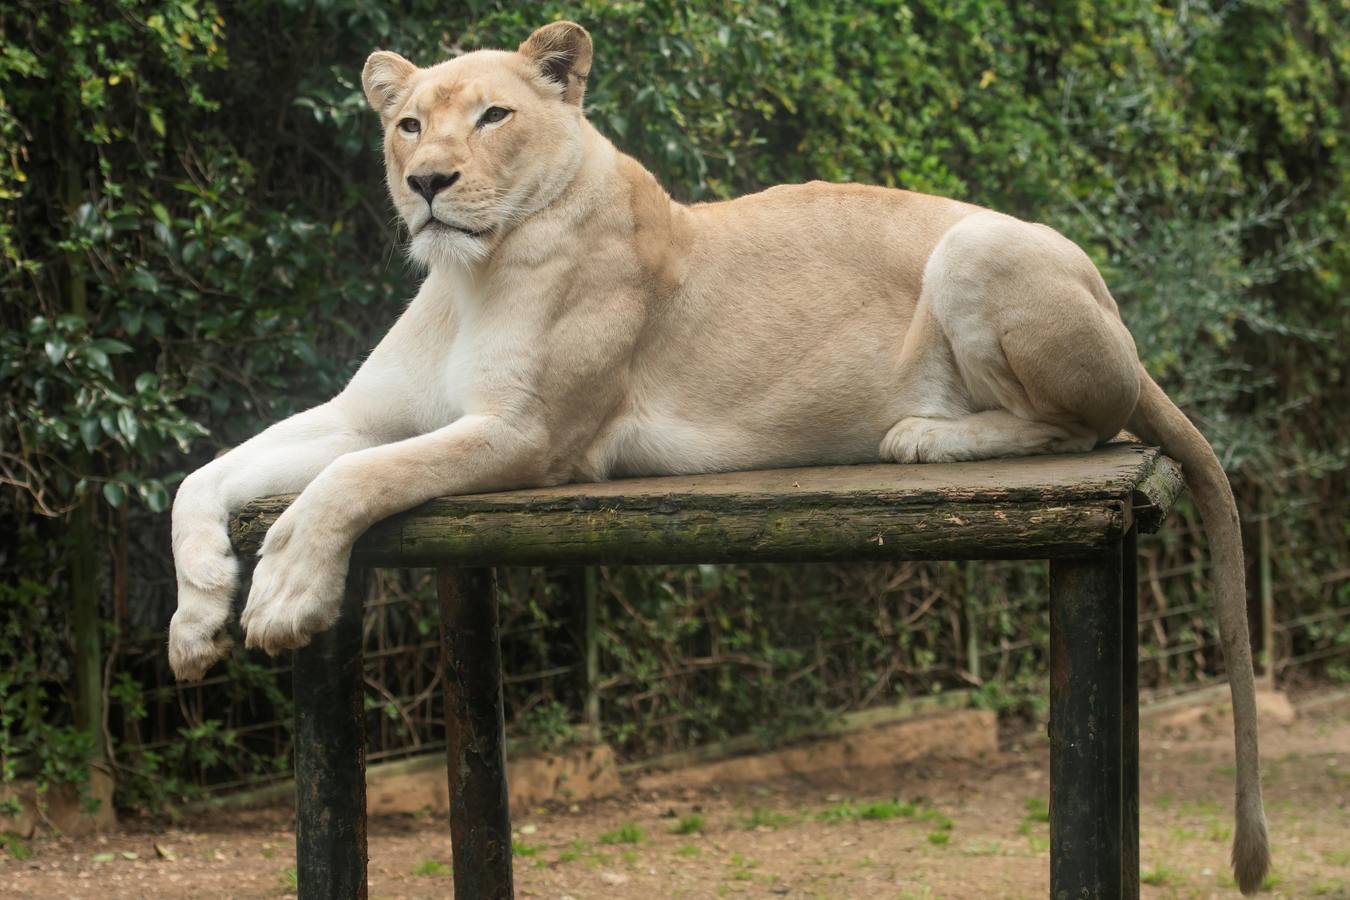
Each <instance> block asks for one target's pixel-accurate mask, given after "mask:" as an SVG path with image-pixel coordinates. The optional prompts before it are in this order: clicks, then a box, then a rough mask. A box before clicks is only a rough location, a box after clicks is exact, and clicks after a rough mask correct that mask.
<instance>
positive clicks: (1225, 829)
mask: <svg viewBox="0 0 1350 900" xmlns="http://www.w3.org/2000/svg"><path fill="white" fill-rule="evenodd" d="M1205 836H1206V837H1208V838H1209V839H1210V840H1211V841H1218V842H1219V843H1221V844H1226V843H1228V841H1229V839H1231V838H1232V837H1233V826H1232V825H1229V824H1227V823H1225V822H1211V823H1210V825H1209V831H1208V833H1207V834H1206V835H1205Z"/></svg>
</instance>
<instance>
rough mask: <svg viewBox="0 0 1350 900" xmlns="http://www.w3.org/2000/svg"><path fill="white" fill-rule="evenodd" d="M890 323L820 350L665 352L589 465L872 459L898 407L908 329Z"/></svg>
mask: <svg viewBox="0 0 1350 900" xmlns="http://www.w3.org/2000/svg"><path fill="white" fill-rule="evenodd" d="M855 324H856V323H855ZM888 324H889V327H887V328H885V329H873V330H872V331H871V332H870V333H867V334H864V333H861V332H860V331H858V330H855V329H845V330H844V331H843V332H842V333H836V334H835V335H833V339H832V340H829V341H826V342H823V343H822V344H820V345H818V346H816V347H815V349H814V351H810V350H806V349H805V348H802V347H796V346H792V342H791V341H787V340H784V341H783V342H781V343H779V342H773V341H769V342H767V343H760V345H759V346H757V347H741V348H725V347H724V349H722V350H720V351H716V352H708V353H704V352H699V351H698V350H695V349H690V350H687V351H686V352H684V353H680V352H678V351H674V350H672V351H671V352H668V353H662V354H658V355H657V357H656V359H648V360H646V361H645V364H644V366H643V367H642V372H643V377H642V378H641V379H639V380H637V381H636V382H635V383H634V384H633V386H632V389H631V391H630V393H629V396H628V401H627V403H626V404H625V406H624V411H623V412H622V413H621V414H620V415H619V416H618V417H616V419H615V420H614V421H613V422H612V423H611V424H610V426H609V427H607V428H606V429H605V430H604V432H603V434H602V435H601V438H600V440H599V441H597V443H596V446H595V447H594V448H593V450H592V453H590V454H588V457H589V458H590V460H592V461H593V462H594V463H596V464H598V465H596V468H597V469H598V471H597V474H598V475H599V476H600V477H621V476H625V475H660V474H690V473H697V472H717V471H731V470H744V469H762V468H775V467H783V466H803V465H828V464H847V463H861V462H869V461H875V460H876V459H877V458H878V451H879V448H880V444H881V439H882V438H883V437H884V436H885V434H886V432H887V430H889V429H890V427H891V426H892V425H894V424H895V422H896V419H897V416H898V414H899V413H898V410H899V408H900V400H901V398H900V396H899V389H898V386H899V371H898V360H899V355H900V344H901V342H902V340H903V330H902V329H901V328H900V323H898V322H895V321H892V322H890V323H888ZM775 344H776V346H772V349H770V345H775ZM742 353H743V354H744V355H743V356H742V355H740V354H742Z"/></svg>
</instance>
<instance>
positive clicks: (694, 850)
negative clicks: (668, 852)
mask: <svg viewBox="0 0 1350 900" xmlns="http://www.w3.org/2000/svg"><path fill="white" fill-rule="evenodd" d="M702 852H703V851H702V850H700V849H699V848H698V847H696V846H695V845H693V844H681V845H680V846H678V847H676V848H675V855H676V856H683V857H684V858H685V859H693V858H694V857H695V856H698V855H699V854H700V853H702Z"/></svg>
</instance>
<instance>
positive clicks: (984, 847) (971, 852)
mask: <svg viewBox="0 0 1350 900" xmlns="http://www.w3.org/2000/svg"><path fill="white" fill-rule="evenodd" d="M961 852H962V853H963V854H965V855H966V856H1002V855H1003V844H1001V843H1000V842H998V841H972V842H971V843H969V844H966V845H965V846H964V847H962V848H961Z"/></svg>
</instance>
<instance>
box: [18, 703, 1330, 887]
mask: <svg viewBox="0 0 1350 900" xmlns="http://www.w3.org/2000/svg"><path fill="white" fill-rule="evenodd" d="M1229 724H1230V723H1229V722H1228V721H1227V720H1223V719H1221V720H1212V719H1209V718H1207V717H1200V716H1196V715H1193V714H1190V715H1188V714H1184V713H1183V714H1181V715H1172V716H1162V717H1159V718H1158V719H1155V720H1154V721H1152V722H1149V723H1146V729H1145V733H1144V736H1143V749H1142V771H1143V784H1142V795H1143V796H1142V813H1141V828H1142V850H1141V853H1142V858H1143V873H1144V874H1143V877H1144V881H1145V885H1144V888H1143V894H1144V896H1146V897H1155V898H1156V897H1178V898H1183V897H1184V898H1192V897H1195V898H1201V897H1230V896H1237V892H1236V889H1235V888H1234V887H1233V881H1232V878H1231V877H1230V876H1229V874H1228V871H1227V865H1226V861H1227V856H1228V843H1229V839H1230V836H1231V831H1230V801H1229V798H1230V797H1231V796H1232V768H1231V758H1232V751H1231V743H1230V741H1231V738H1230V733H1231V732H1230V731H1229ZM1263 738H1264V744H1263V747H1262V750H1263V754H1264V757H1265V775H1266V798H1267V808H1268V813H1269V817H1270V825H1271V833H1272V837H1273V841H1274V847H1275V864H1274V873H1273V875H1272V877H1271V879H1270V881H1269V883H1268V890H1269V892H1270V896H1275V897H1291V898H1292V897H1296V898H1304V897H1340V898H1350V702H1347V701H1346V700H1344V699H1342V700H1340V701H1338V702H1335V703H1322V704H1321V705H1319V706H1318V707H1316V708H1303V709H1300V714H1299V717H1298V719H1297V721H1296V722H1294V723H1293V724H1291V725H1284V726H1281V725H1277V724H1273V723H1271V722H1267V723H1265V725H1264V730H1263ZM1022 744H1027V745H1029V746H1021V745H1022ZM1046 773H1047V754H1046V749H1045V744H1044V741H1043V740H1040V739H1039V738H1037V737H1036V736H1027V737H1025V738H1024V739H1023V740H1022V741H1016V742H1014V746H1013V747H1012V748H1010V749H1008V750H1006V751H1004V752H1001V753H1000V754H999V755H998V756H997V757H995V758H993V759H989V760H987V761H984V762H980V763H972V762H959V763H958V762H933V763H923V764H909V765H905V766H903V767H894V768H890V769H874V770H867V771H858V772H848V773H837V772H836V773H829V774H821V775H817V776H813V777H810V778H792V779H783V780H777V781H771V782H763V783H759V784H753V785H750V786H747V787H743V788H737V789H736V790H734V791H731V790H726V791H718V790H699V791H684V792H674V793H666V794H661V795H653V794H646V793H630V794H629V795H627V796H624V797H621V798H616V799H609V800H605V801H597V802H592V803H587V804H584V805H579V806H577V805H574V806H571V807H567V806H555V807H550V808H540V809H534V810H529V811H528V813H527V814H524V815H520V814H517V816H516V818H515V824H516V828H517V845H516V870H515V871H516V885H517V896H519V897H540V898H551V900H563V898H568V897H571V898H575V900H582V898H588V897H601V898H616V900H618V898H641V900H657V898H664V897H719V896H743V897H780V896H781V897H801V898H807V897H831V898H872V897H884V898H935V897H957V898H960V897H979V898H988V897H998V898H1014V897H1037V898H1039V897H1044V896H1046V893H1047V890H1048V882H1049V851H1048V847H1049V840H1048V826H1047V825H1046V822H1045V819H1046V800H1047V798H1048V789H1049V785H1048V778H1047V774H1046ZM292 827H293V826H292V824H291V821H290V816H289V814H288V813H287V812H286V811H285V810H283V809H276V810H266V811H261V812H251V813H248V814H232V815H229V816H224V815H219V814H217V815H213V816H211V817H209V818H202V819H196V820H191V821H184V822H180V823H178V824H177V825H175V826H173V827H166V828H151V827H149V826H136V825H131V826H128V827H127V828H126V830H124V831H123V832H121V833H119V834H116V835H108V836H105V837H99V838H87V839H81V840H73V839H69V838H60V839H52V838H48V839H36V840H34V841H33V842H31V844H30V845H29V847H30V848H31V851H32V855H31V857H30V858H28V859H16V858H6V856H5V855H4V854H3V853H0V895H3V896H5V897H71V898H83V897H89V898H99V900H111V898H120V897H203V898H206V897H211V898H216V897H285V896H287V895H293V894H294V891H295V869H294V866H295V858H294V837H295V835H294V831H293V830H292ZM19 855H23V854H22V851H21V852H20V854H19ZM449 861H450V845H449V838H448V836H447V833H446V829H445V827H444V826H443V823H442V822H441V821H440V820H439V819H438V818H432V817H430V816H423V817H419V816H405V817H397V818H394V817H386V818H379V819H374V820H372V821H371V823H370V896H371V897H372V898H396V897H446V896H449V895H450V892H451V881H450V873H449Z"/></svg>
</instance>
